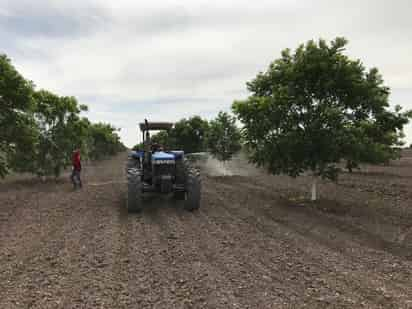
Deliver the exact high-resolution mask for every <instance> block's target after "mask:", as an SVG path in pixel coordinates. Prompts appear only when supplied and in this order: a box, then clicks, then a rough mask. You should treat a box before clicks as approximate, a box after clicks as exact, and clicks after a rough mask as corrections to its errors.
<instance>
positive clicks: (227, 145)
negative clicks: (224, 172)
mask: <svg viewBox="0 0 412 309" xmlns="http://www.w3.org/2000/svg"><path fill="white" fill-rule="evenodd" d="M240 137H241V135H240V131H239V128H238V127H237V126H236V118H234V117H232V116H230V115H229V114H228V113H225V112H220V113H219V114H218V116H217V117H216V119H214V120H212V121H210V123H209V130H208V134H207V146H208V150H209V151H210V153H211V154H212V155H213V156H214V157H215V158H217V159H218V160H220V161H228V160H230V159H231V158H232V156H233V155H234V154H235V153H236V152H238V151H239V150H240V149H241V144H240Z"/></svg>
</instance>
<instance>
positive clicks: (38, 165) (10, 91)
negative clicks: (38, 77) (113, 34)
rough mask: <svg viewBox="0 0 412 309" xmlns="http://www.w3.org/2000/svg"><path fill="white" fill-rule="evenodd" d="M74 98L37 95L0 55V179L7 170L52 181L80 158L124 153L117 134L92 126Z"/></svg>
mask: <svg viewBox="0 0 412 309" xmlns="http://www.w3.org/2000/svg"><path fill="white" fill-rule="evenodd" d="M87 110H88V108H87V106H86V105H83V104H79V102H78V101H77V100H76V98H74V97H68V96H59V95H56V94H54V93H52V92H50V91H47V90H36V87H35V85H34V83H33V82H32V81H29V80H27V79H25V78H24V77H23V76H22V75H21V74H20V73H19V72H18V71H17V70H16V68H15V67H14V66H13V65H12V63H11V61H10V59H9V58H8V57H7V56H6V55H4V54H3V55H0V176H1V177H4V176H6V175H7V174H8V173H9V172H10V171H14V172H29V173H33V174H35V175H38V176H51V175H52V176H55V177H58V176H59V175H60V173H61V172H62V171H63V170H64V169H65V168H66V167H68V166H69V165H70V164H71V161H70V158H71V153H72V151H73V150H74V149H76V148H78V149H80V150H81V151H82V155H83V157H86V158H90V159H101V158H103V157H105V156H110V155H114V154H116V153H117V152H119V151H122V150H124V149H125V146H124V145H123V144H122V143H121V141H120V137H119V135H118V133H117V131H118V130H117V129H116V128H115V127H113V126H112V125H110V124H106V123H91V122H90V121H89V119H87V117H84V116H82V115H81V113H82V112H85V111H87Z"/></svg>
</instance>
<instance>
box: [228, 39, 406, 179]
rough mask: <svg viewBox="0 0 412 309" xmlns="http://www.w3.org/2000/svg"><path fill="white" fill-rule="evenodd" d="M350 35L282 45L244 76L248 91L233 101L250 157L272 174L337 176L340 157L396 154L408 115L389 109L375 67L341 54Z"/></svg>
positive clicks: (350, 164) (349, 161)
mask: <svg viewBox="0 0 412 309" xmlns="http://www.w3.org/2000/svg"><path fill="white" fill-rule="evenodd" d="M346 44H347V41H346V40H345V39H344V38H336V39H335V40H333V41H332V42H330V43H329V44H328V43H327V42H325V41H324V40H319V41H318V42H314V41H309V42H307V43H306V44H305V45H300V46H299V47H298V48H297V49H296V50H295V51H294V52H293V53H292V52H291V51H290V50H289V49H286V50H284V51H283V52H282V54H281V57H280V58H279V59H277V60H275V61H274V62H272V63H271V64H270V66H269V68H268V69H267V71H266V72H263V73H259V74H258V75H257V76H256V78H255V79H254V80H252V81H251V82H248V83H247V87H248V90H249V91H250V92H251V96H250V97H249V98H248V99H247V100H245V101H237V102H235V103H234V104H233V111H234V113H235V114H236V115H237V116H238V118H239V119H240V121H241V122H242V123H243V125H244V131H243V132H244V135H245V140H246V142H247V146H248V148H249V150H250V151H251V160H252V161H253V162H255V163H257V164H258V165H260V166H264V167H266V168H267V169H268V170H269V171H270V172H272V173H275V174H276V173H286V174H289V175H291V176H298V175H300V174H301V173H302V172H304V171H308V170H310V171H312V172H313V173H314V174H315V175H319V176H322V177H324V178H329V179H336V177H337V175H338V172H339V168H338V163H339V162H340V161H341V160H344V161H345V162H346V167H347V168H348V169H350V170H351V169H352V168H355V167H358V165H359V164H360V163H362V162H369V163H380V162H387V161H388V160H389V159H391V158H394V157H396V156H397V155H398V153H397V151H398V150H397V149H396V147H394V146H398V145H400V144H401V141H400V138H401V137H402V128H403V126H404V125H405V124H407V123H408V120H409V118H410V117H411V113H410V112H405V113H402V112H401V108H400V107H396V109H395V110H394V111H390V109H389V104H388V96H389V93H390V92H389V88H388V87H386V86H385V85H384V84H383V80H382V77H381V75H380V74H379V73H378V70H377V69H376V68H372V69H370V70H366V69H365V67H364V66H363V65H362V63H361V61H360V60H352V59H350V58H349V57H348V56H346V55H345V54H344V47H345V45H346Z"/></svg>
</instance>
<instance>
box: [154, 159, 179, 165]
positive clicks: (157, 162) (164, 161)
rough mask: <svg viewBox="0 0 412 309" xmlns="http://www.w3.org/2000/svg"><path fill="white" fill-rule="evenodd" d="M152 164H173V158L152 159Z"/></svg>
mask: <svg viewBox="0 0 412 309" xmlns="http://www.w3.org/2000/svg"><path fill="white" fill-rule="evenodd" d="M153 164H175V160H153Z"/></svg>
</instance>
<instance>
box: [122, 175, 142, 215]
mask: <svg viewBox="0 0 412 309" xmlns="http://www.w3.org/2000/svg"><path fill="white" fill-rule="evenodd" d="M142 201H143V200H142V182H141V179H140V175H139V174H138V173H136V172H135V171H133V170H129V171H128V175H127V203H126V207H127V211H128V212H129V213H133V212H139V211H141V210H142Z"/></svg>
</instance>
